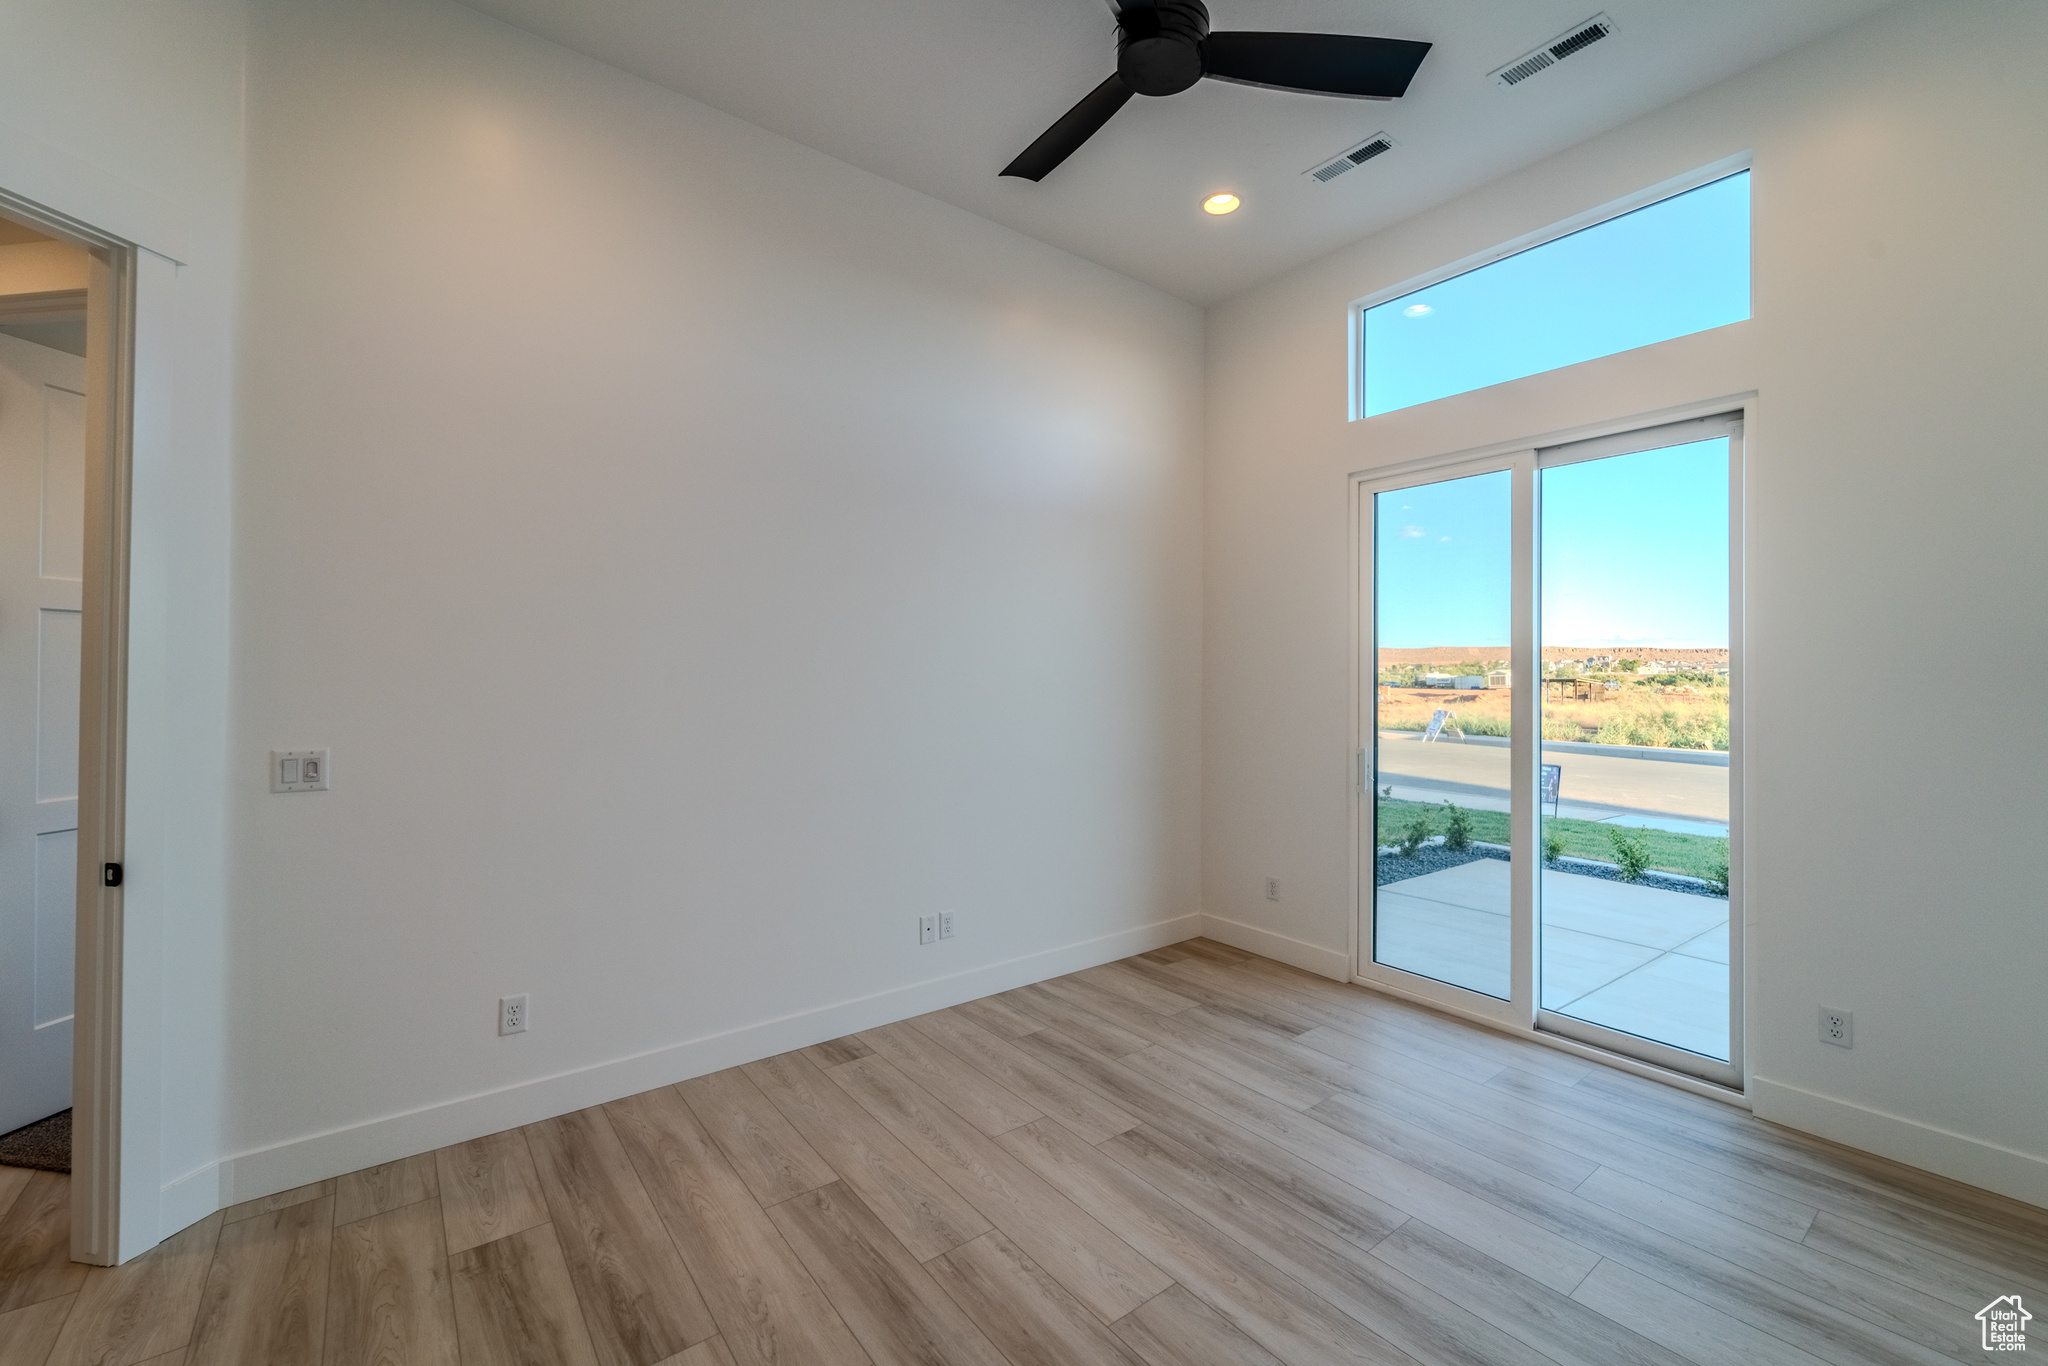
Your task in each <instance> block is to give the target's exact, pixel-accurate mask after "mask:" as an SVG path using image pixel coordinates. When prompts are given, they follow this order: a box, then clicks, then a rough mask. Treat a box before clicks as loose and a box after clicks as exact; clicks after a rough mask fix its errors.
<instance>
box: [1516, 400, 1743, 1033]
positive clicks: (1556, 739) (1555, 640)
mask: <svg viewBox="0 0 2048 1366" xmlns="http://www.w3.org/2000/svg"><path fill="white" fill-rule="evenodd" d="M1729 471H1730V464H1729V438H1728V437H1725V436H1722V437H1716V438H1714V439H1711V440H1706V441H1695V442H1690V443H1688V444H1685V445H1677V446H1665V447H1662V448H1660V449H1653V450H1643V451H1636V452H1633V453H1629V454H1623V455H1613V456H1607V457H1605V458H1601V459H1590V460H1582V461H1579V462H1578V463H1574V464H1564V465H1556V466H1552V467H1550V468H1546V469H1543V470H1542V471H1541V472H1540V475H1539V478H1540V481H1541V484H1540V507H1541V514H1540V523H1541V551H1540V555H1539V558H1540V576H1541V577H1540V583H1541V589H1540V592H1541V621H1540V647H1541V648H1540V660H1541V670H1542V693H1541V715H1542V728H1543V736H1542V740H1543V765H1544V767H1543V770H1542V778H1541V781H1540V783H1539V787H1540V791H1541V798H1542V802H1541V806H1542V810H1541V819H1542V830H1543V850H1542V853H1543V872H1542V878H1541V886H1540V888H1539V897H1538V925H1539V929H1540V939H1539V946H1538V947H1539V954H1538V979H1539V992H1540V996H1539V1003H1540V1006H1541V1008H1542V1009H1543V1010H1544V1011H1546V1012H1550V1013H1551V1014H1553V1015H1558V1016H1563V1017H1565V1018H1566V1019H1568V1020H1572V1021H1578V1022H1581V1023H1583V1024H1590V1025H1595V1026H1599V1027H1600V1028H1602V1029H1606V1030H1613V1031H1616V1032H1618V1033H1620V1034H1625V1035H1630V1036H1633V1037H1635V1038H1638V1039H1647V1040H1649V1041H1651V1042H1652V1043H1655V1044H1662V1045H1665V1046H1667V1047H1670V1048H1676V1049H1680V1050H1682V1051H1684V1052H1686V1053H1690V1054H1695V1055H1699V1056H1701V1057H1705V1058H1711V1059H1715V1060H1717V1061H1721V1062H1727V1061H1728V1060H1729V1058H1730V1048H1729V1042H1730V1040H1729V1032H1730V1010H1729V1002H1730V985H1731V977H1730V971H1731V970H1730V960H1731V956H1732V955H1731V953H1730V948H1731V941H1730V936H1729V914H1728V866H1729V844H1728V833H1729V782H1728V777H1729V768H1728V758H1729V705H1728V704H1729V685H1730V667H1731V662H1732V661H1731V658H1730V654H1729V640H1730V636H1729V602H1730V595H1729V560H1728V547H1729V524H1728V512H1729V502H1728V489H1729Z"/></svg>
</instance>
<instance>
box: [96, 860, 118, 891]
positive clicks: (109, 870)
mask: <svg viewBox="0 0 2048 1366" xmlns="http://www.w3.org/2000/svg"><path fill="white" fill-rule="evenodd" d="M100 884H101V885H102V886H106V887H118V886H120V885H121V865H120V864H118V863H108V864H103V865H101V867H100Z"/></svg>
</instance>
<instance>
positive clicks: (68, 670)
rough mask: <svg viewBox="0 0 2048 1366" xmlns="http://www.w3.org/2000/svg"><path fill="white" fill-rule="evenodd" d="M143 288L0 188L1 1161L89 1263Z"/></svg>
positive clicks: (112, 897) (57, 220) (117, 1063)
mask: <svg viewBox="0 0 2048 1366" xmlns="http://www.w3.org/2000/svg"><path fill="white" fill-rule="evenodd" d="M135 281H136V252H135V248H133V247H132V246H130V245H128V244H127V243H125V242H122V241H120V240H119V239H116V238H112V237H108V236H106V235H103V234H101V233H99V232H97V231H96V230H94V229H92V228H90V227H87V226H86V225H84V224H82V223H78V222H76V221H74V220H72V219H69V218H67V217H65V216H64V215H62V214H60V213H55V212H51V211H48V210H46V209H43V208H42V207H40V206H38V205H34V204H31V203H28V202H26V201H22V200H19V199H16V198H14V197H13V196H11V195H8V194H6V193H4V192H0V1165H7V1166H10V1167H11V1170H12V1171H13V1173H14V1175H15V1176H17V1177H21V1176H22V1175H23V1171H24V1169H27V1177H26V1184H25V1185H24V1183H23V1182H22V1181H15V1182H13V1183H12V1184H14V1185H15V1186H16V1187H17V1188H18V1190H19V1194H18V1195H17V1197H16V1198H17V1199H20V1198H26V1197H28V1196H29V1195H30V1194H31V1191H30V1190H29V1189H28V1187H29V1186H32V1187H34V1191H33V1194H34V1196H35V1198H36V1199H37V1200H38V1201H39V1203H40V1206H41V1207H42V1208H45V1209H47V1210H48V1211H49V1213H50V1215H51V1216H52V1221H54V1219H55V1218H56V1217H58V1216H59V1214H60V1212H61V1211H64V1210H66V1209H67V1207H68V1210H69V1219H68V1223H69V1233H70V1247H71V1254H72V1256H73V1257H74V1258H75V1259H76V1260H79V1261H84V1262H94V1263H112V1262H114V1261H117V1260H118V1259H119V1257H118V1253H119V1250H120V1247H121V1222H120V1220H121V1199H120V1193H121V1184H120V1183H121V1168H122V1164H121V1162H120V1142H119V1137H120V1119H121V1104H120V1098H121V1089H120V1088H121V1057H122V1052H121V1028H120V1025H121V1000H122V995H121V993H122V964H123V959H122V944H123V923H122V908H123V896H124V893H123V885H124V883H125V882H126V868H125V863H124V855H123V852H122V848H123V843H124V840H125V834H126V816H125V803H126V780H125V770H126V765H127V654H128V650H127V646H128V601H129V581H128V580H129V575H128V565H129V534H128V527H129V515H130V483H131V480H130V474H129V471H130V468H131V445H132V425H133V423H132V414H133V410H134V400H133V394H134V378H133V369H134V363H133V362H134V354H135V346H134V322H133V319H134V312H135V310H134V298H135ZM131 1241H132V1240H131Z"/></svg>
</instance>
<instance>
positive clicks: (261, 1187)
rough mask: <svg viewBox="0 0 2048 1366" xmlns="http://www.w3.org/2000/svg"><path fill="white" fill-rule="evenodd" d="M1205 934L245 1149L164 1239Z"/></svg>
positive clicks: (168, 1202) (898, 997)
mask: <svg viewBox="0 0 2048 1366" xmlns="http://www.w3.org/2000/svg"><path fill="white" fill-rule="evenodd" d="M1202 932H1203V917H1202V916H1200V915H1184V916H1177V917H1175V918H1173V919H1171V920H1160V921H1155V922H1153V923H1152V924H1150V925H1141V926H1138V927H1137V928H1135V929H1129V930H1121V931H1118V932H1117V933H1115V934H1108V935H1104V936H1102V937H1100V938H1097V939H1088V940H1083V941H1082V942H1080V943H1078V944H1068V945H1064V946H1062V947H1060V948H1056V949H1047V950H1045V951H1043V952H1040V953H1034V954H1027V955H1026V956H1024V957H1022V958H1013V959H1010V960H1008V961H1006V962H1002V963H991V964H988V965H986V966H983V967H979V968H970V969H968V970H967V971H965V972H960V973H954V974H952V975H950V976H946V977H936V978H933V979H931V980H929V981H924V982H914V983H912V984H910V985H908V986H904V987H897V988H894V989H892V990H889V991H883V992H877V993H876V994H874V995H872V996H863V997H858V998H856V999H854V1000H850V1001H840V1002H836V1003H834V1004H832V1005H828V1006H820V1007H818V1008H817V1009H814V1010H806V1011H801V1012H798V1013H796V1014H792V1015H785V1016H782V1017H780V1018H778V1019H773V1020H762V1021H759V1022H756V1023H754V1024H750V1025H743V1026H741V1027H740V1028H738V1029H732V1030H727V1031H725V1032H723V1033H719V1034H711V1035H706V1036H705V1037H703V1038H698V1039H690V1040H688V1041H686V1042H683V1043H678V1044H672V1045H669V1046H668V1047H665V1048H659V1049H655V1050H653V1051H651V1052H647V1053H642V1054H639V1055H637V1056H634V1057H629V1058H619V1059H616V1060H614V1061H611V1062H605V1063H598V1064H595V1065H593V1066H590V1067H584V1068H579V1069H577V1070H575V1071H573V1072H565V1073H561V1074H559V1075H556V1076H552V1077H542V1078H539V1079H537V1080H534V1081H529V1082H522V1083H520V1084H519V1085H516V1086H510V1087H505V1088H502V1089H500V1090H496V1091H489V1092H485V1093H483V1094H480V1095H473V1096H464V1097H461V1098H460V1099H456V1100H450V1101H444V1102H442V1103H440V1104H438V1105H431V1106H427V1107H424V1108H422V1109H418V1110H412V1111H408V1112H407V1113H404V1114H398V1115H390V1116H387V1117H385V1118H383V1119H375V1120H370V1121H368V1122H366V1123H363V1124H355V1125H350V1126H348V1127H347V1128H342V1129H334V1130H330V1131H329V1132H327V1133H321V1134H309V1135H307V1136H305V1137H303V1138H297V1139H293V1140H290V1141H289V1142H285V1143H279V1144H275V1145H273V1146H271V1147H268V1148H259V1149H256V1150H254V1151H251V1152H246V1153H238V1154H236V1155H235V1156H233V1157H229V1158H226V1159H224V1160H223V1161H222V1162H221V1163H220V1164H219V1166H218V1167H217V1168H215V1167H205V1168H201V1169H200V1170H198V1171H195V1172H192V1173H190V1174H188V1175H186V1176H183V1177H181V1178H179V1179H178V1180H177V1181H175V1182H173V1183H172V1184H171V1185H169V1186H166V1187H165V1188H164V1202H163V1214H164V1220H163V1236H165V1237H168V1236H169V1235H170V1234H172V1233H175V1232H176V1231H177V1230H179V1229H180V1228H183V1227H186V1226H187V1225H189V1224H191V1223H194V1222H196V1221H197V1220H199V1219H202V1218H204V1217H205V1216H206V1215H208V1214H211V1213H212V1212H213V1211H214V1210H215V1209H216V1208H219V1207H222V1206H225V1205H230V1204H238V1203H240V1202H241V1201H244V1200H254V1199H257V1198H258V1197H260V1196H265V1195H275V1194H276V1193H278V1192H279V1191H286V1190H291V1189H292V1188H294V1187H296V1186H304V1185H309V1184H311V1183H312V1182H315V1181H324V1180H326V1179H327V1178H328V1177H330V1176H339V1175H341V1174H342V1173H344V1172H352V1171H360V1170H361V1169H362V1168H364V1167H373V1166H376V1165H377V1164H378V1163H381V1162H392V1161H396V1160H397V1159H399V1158H401V1157H410V1156H412V1155H413V1154H415V1153H423V1152H431V1151H432V1150H433V1149H435V1148H445V1147H447V1146H448V1145H449V1144H451V1143H462V1142H465V1141H467V1140H469V1139H472V1138H480V1137H482V1136H483V1135H485V1134H494V1133H497V1132H499V1131H500V1130H504V1129H512V1128H517V1127H518V1126H520V1125H522V1124H531V1123H533V1122H534V1121H536V1120H541V1119H547V1118H549V1117H551V1116H554V1115H561V1114H567V1113H569V1112H570V1111H573V1110H581V1109H584V1108H586V1107H588V1106H592V1105H602V1104H604V1103H606V1102H608V1101H614V1100H618V1099H620V1098H621V1097H623V1096H631V1095H637V1094H638V1093H640V1092H642V1091H650V1090H653V1089H654V1088H655V1087H657V1086H668V1085H671V1084H673V1083H675V1082H679V1081H686V1080H688V1079H689V1078H691V1077H699V1076H703V1075H704V1074H705V1073H707V1072H716V1071H718V1070H720V1069H721V1068H726V1067H734V1066H737V1065H738V1064H740V1063H743V1062H753V1061H755V1060H757V1059H760V1058H767V1057H772V1056H774V1055H775V1054H777V1053H786V1052H788V1051H790V1050H791V1049H794V1048H805V1047H808V1046H809V1045H811V1044H814V1043H822V1042H823V1041H824V1040H826V1039H836V1038H838V1037H840V1036H841V1035H843V1034H851V1033H854V1032H856V1031H858V1030H862V1029H873V1028H874V1027H876V1026H877V1025H884V1024H889V1023H891V1022H892V1021H896V1020H903V1019H908V1018H909V1017H911V1016H913V1015H922V1014H925V1013H926V1012H928V1011H933V1010H943V1009H945V1008H946V1007H947V1006H955V1005H959V1004H960V1003H961V1002H962V1001H972V1000H976V999H978V998H980V997H983V996H988V995H992V994H994V993H995V992H998V991H1008V990H1009V989H1010V988H1012V987H1020V986H1024V985H1026V984H1028V983H1031V982H1042V981H1044V980H1045V979H1046V978H1048V977H1058V976H1061V975H1063V974H1065V973H1069V972H1078V971H1080V970H1081V969H1082V968H1090V967H1095V966H1096V965H1098V964H1101V963H1110V962H1114V961H1116V960H1117V959H1119V958H1128V957H1129V956H1130V955H1132V954H1134V953H1144V952H1146V951H1147V950H1149V949H1157V948H1163V947H1165V946H1166V945H1168V944H1173V943H1178V942H1179V941H1180V940H1183V939H1192V938H1194V937H1195V936H1196V935H1198V934H1200V933H1202ZM1262 951H1263V950H1262ZM216 1173H217V1175H216Z"/></svg>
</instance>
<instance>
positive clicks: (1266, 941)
mask: <svg viewBox="0 0 2048 1366" xmlns="http://www.w3.org/2000/svg"><path fill="white" fill-rule="evenodd" d="M1202 933H1203V935H1205V936H1206V937H1208V938H1210V939H1213V940H1215V941H1216V942H1217V943H1219V944H1228V945H1230V947H1232V948H1233V949H1243V950H1244V951H1245V952H1246V953H1256V954H1258V955H1259V956H1260V957H1261V958H1271V959H1274V960H1276V961H1278V962H1282V963H1285V964H1287V965H1288V966H1289V967H1296V968H1300V969H1301V970H1302V971H1303V972H1313V973H1315V974H1317V975H1318V976H1321V977H1328V978H1330V979H1332V980H1333V981H1338V982H1348V981H1350V980H1351V955H1350V954H1348V953H1344V952H1341V951H1340V950H1337V949H1326V948H1324V947H1323V946H1322V945H1320V944H1311V943H1309V942H1308V941H1306V940H1303V939H1290V938H1289V937H1288V936H1286V935H1284V934H1277V933H1275V932H1274V931H1272V930H1268V929H1264V928H1262V927H1260V926H1258V925H1247V924H1245V923H1244V922H1243V921H1241V920H1225V919H1224V918H1223V917H1222V916H1220V915H1215V914H1209V915H1204V916H1203V917H1202Z"/></svg>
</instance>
